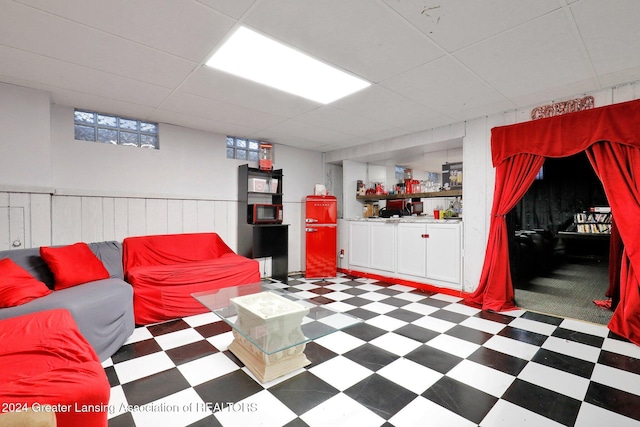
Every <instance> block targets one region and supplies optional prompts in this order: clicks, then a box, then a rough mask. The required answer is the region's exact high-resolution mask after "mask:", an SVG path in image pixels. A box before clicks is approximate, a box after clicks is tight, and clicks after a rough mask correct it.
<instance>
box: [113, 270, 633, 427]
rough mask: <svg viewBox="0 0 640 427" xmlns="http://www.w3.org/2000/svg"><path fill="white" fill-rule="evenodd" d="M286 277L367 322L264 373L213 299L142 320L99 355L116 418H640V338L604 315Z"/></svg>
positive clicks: (516, 422)
mask: <svg viewBox="0 0 640 427" xmlns="http://www.w3.org/2000/svg"><path fill="white" fill-rule="evenodd" d="M287 286H288V290H289V291H291V292H296V293H297V295H298V296H299V297H300V298H303V299H313V300H314V301H318V302H321V303H322V304H324V305H325V306H327V307H329V308H332V309H333V310H335V311H339V312H347V313H350V314H352V315H355V316H357V317H360V318H361V319H363V320H364V322H363V323H359V324H357V325H355V326H352V327H349V328H347V329H345V330H342V331H338V332H335V333H333V334H330V335H327V336H325V337H322V338H319V339H317V340H315V341H314V342H311V343H309V344H307V348H306V351H305V353H306V354H307V357H308V358H309V360H310V361H311V364H310V365H309V366H307V367H305V368H303V369H300V370H297V371H295V372H293V373H291V374H288V375H286V376H284V377H281V378H278V379H276V380H274V381H271V382H269V383H265V384H261V383H260V382H258V381H256V380H255V378H254V377H253V375H252V374H251V373H250V372H249V371H248V369H247V368H246V367H244V365H243V364H242V363H241V362H240V361H239V360H238V359H237V358H236V357H235V356H234V355H233V354H232V353H231V352H229V351H228V350H227V347H228V345H229V344H230V343H231V341H232V334H231V331H230V328H229V327H228V326H227V325H226V324H225V323H223V322H221V321H219V319H218V318H217V317H216V316H215V315H214V314H213V313H207V314H202V315H198V316H193V317H187V318H183V319H178V320H174V321H170V322H166V323H162V324H157V325H151V326H147V327H139V328H137V329H136V330H135V332H134V333H133V335H132V336H131V338H130V339H129V340H128V342H127V343H126V344H125V345H124V346H123V347H122V348H121V349H120V350H119V351H118V352H117V353H116V354H115V355H113V357H111V358H110V359H108V360H107V361H105V362H104V363H103V365H104V368H105V371H106V372H107V376H108V378H109V381H110V382H111V386H112V388H111V402H110V406H109V408H110V414H109V426H110V427H116V426H137V427H147V426H148V427H157V426H176V427H178V426H194V427H195V426H209V427H210V426H225V427H227V426H292V427H293V426H312V427H315V426H331V427H338V426H355V425H357V426H397V427H403V426H425V425H430V426H477V425H481V426H487V427H493V426H521V425H531V426H536V427H538V426H563V425H564V426H603V425H615V426H616V427H622V426H639V425H640V347H637V346H635V345H633V344H630V343H628V342H625V341H624V340H621V339H619V338H616V337H615V336H613V335H612V334H610V333H609V331H608V329H607V328H606V327H605V326H602V325H595V324H590V323H584V322H580V321H576V320H571V319H563V318H559V317H552V316H547V315H543V314H539V313H534V312H528V311H512V312H507V313H488V312H482V311H479V310H476V309H473V308H471V307H468V306H466V305H463V304H462V303H461V301H460V298H457V297H452V296H449V295H444V294H432V293H425V292H423V291H419V290H416V289H413V288H409V287H406V286H401V285H395V284H392V283H385V282H379V281H375V280H371V279H359V278H353V277H348V276H341V277H338V278H332V279H327V280H322V281H313V280H305V279H304V278H302V277H297V276H294V277H291V279H290V280H289V282H288V284H287Z"/></svg>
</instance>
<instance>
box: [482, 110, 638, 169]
mask: <svg viewBox="0 0 640 427" xmlns="http://www.w3.org/2000/svg"><path fill="white" fill-rule="evenodd" d="M603 140H605V141H611V142H617V143H620V144H625V145H635V146H639V147H640V100H635V101H629V102H622V103H619V104H613V105H607V106H604V107H598V108H593V109H591V110H583V111H578V112H575V113H568V114H564V115H562V116H555V117H549V118H545V119H539V120H534V121H530V122H523V123H517V124H513V125H508V126H500V127H496V128H493V129H491V153H492V159H493V166H494V167H497V166H498V165H499V164H500V163H502V162H503V161H504V160H505V159H507V158H509V157H511V156H513V155H515V154H523V153H527V154H536V155H539V156H543V157H567V156H571V155H573V154H577V153H580V152H582V151H584V150H586V149H587V148H588V147H589V146H591V144H593V143H594V142H597V141H603Z"/></svg>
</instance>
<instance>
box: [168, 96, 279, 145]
mask: <svg viewBox="0 0 640 427" xmlns="http://www.w3.org/2000/svg"><path fill="white" fill-rule="evenodd" d="M161 109H162V110H168V111H174V112H177V113H181V114H190V115H193V116H196V117H202V118H206V119H211V120H216V121H223V122H227V123H230V124H236V125H243V124H250V127H251V128H253V129H262V128H266V127H270V126H273V125H275V124H277V123H280V122H282V121H284V120H285V118H284V117H281V116H277V115H275V114H269V113H263V112H261V111H257V110H252V109H249V108H245V107H240V106H238V105H233V104H228V103H225V102H220V101H215V100H212V99H207V98H202V97H199V96H195V95H190V94H187V93H183V92H175V93H173V94H172V95H171V96H169V97H168V98H167V100H166V101H165V102H164V103H163V104H162V107H161ZM239 136H242V135H239Z"/></svg>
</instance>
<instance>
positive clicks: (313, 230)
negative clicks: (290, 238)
mask: <svg viewBox="0 0 640 427" xmlns="http://www.w3.org/2000/svg"><path fill="white" fill-rule="evenodd" d="M305 231H306V232H307V233H315V232H316V231H318V229H317V228H306V229H305Z"/></svg>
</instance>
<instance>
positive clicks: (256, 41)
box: [207, 27, 371, 104]
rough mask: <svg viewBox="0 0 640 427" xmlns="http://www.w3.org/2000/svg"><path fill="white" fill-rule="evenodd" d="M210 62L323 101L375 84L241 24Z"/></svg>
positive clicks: (256, 79)
mask: <svg viewBox="0 0 640 427" xmlns="http://www.w3.org/2000/svg"><path fill="white" fill-rule="evenodd" d="M207 65H208V66H210V67H213V68H216V69H218V70H221V71H225V72H228V73H231V74H234V75H237V76H240V77H243V78H245V79H249V80H253V81H255V82H258V83H262V84H264V85H267V86H271V87H274V88H276V89H280V90H282V91H285V92H288V93H291V94H294V95H298V96H301V97H304V98H307V99H310V100H312V101H316V102H320V103H322V104H328V103H330V102H333V101H335V100H337V99H340V98H342V97H345V96H347V95H350V94H352V93H354V92H357V91H359V90H361V89H364V88H365V87H367V86H370V85H371V83H369V82H367V81H365V80H362V79H360V78H358V77H354V76H352V75H351V74H347V73H345V72H344V71H341V70H338V69H337V68H334V67H331V66H329V65H327V64H325V63H323V62H320V61H318V60H317V59H314V58H312V57H310V56H308V55H306V54H304V53H301V52H299V51H297V50H295V49H292V48H290V47H288V46H285V45H283V44H281V43H279V42H276V41H275V40H272V39H270V38H268V37H265V36H263V35H261V34H258V33H257V32H255V31H252V30H250V29H248V28H246V27H240V28H238V30H236V32H235V33H233V35H232V36H231V37H230V38H229V39H228V40H227V41H226V43H224V44H223V45H222V47H220V49H218V51H217V52H216V53H215V54H214V55H213V56H212V57H211V59H209V61H207Z"/></svg>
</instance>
